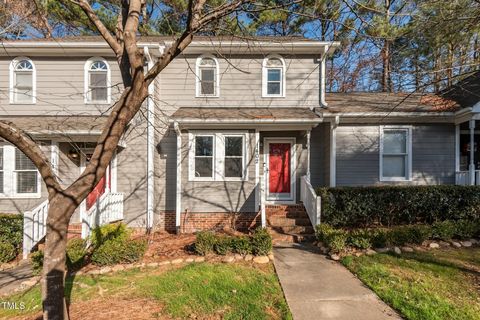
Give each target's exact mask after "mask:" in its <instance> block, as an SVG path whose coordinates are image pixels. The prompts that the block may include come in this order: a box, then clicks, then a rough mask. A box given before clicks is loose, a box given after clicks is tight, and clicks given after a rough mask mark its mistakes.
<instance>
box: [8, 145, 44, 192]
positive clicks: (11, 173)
mask: <svg viewBox="0 0 480 320" xmlns="http://www.w3.org/2000/svg"><path fill="white" fill-rule="evenodd" d="M2 147H3V157H4V161H3V174H4V176H3V193H1V194H0V198H6V199H37V198H40V197H41V195H42V178H41V176H40V173H39V172H38V170H36V171H37V192H35V193H18V192H17V175H16V172H17V171H16V170H15V147H14V146H13V145H9V144H4V145H3V146H2ZM28 171H33V170H28Z"/></svg>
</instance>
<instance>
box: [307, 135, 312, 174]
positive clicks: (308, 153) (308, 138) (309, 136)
mask: <svg viewBox="0 0 480 320" xmlns="http://www.w3.org/2000/svg"><path fill="white" fill-rule="evenodd" d="M311 134H312V130H308V131H307V178H308V181H309V182H310V181H311V180H310V141H311Z"/></svg>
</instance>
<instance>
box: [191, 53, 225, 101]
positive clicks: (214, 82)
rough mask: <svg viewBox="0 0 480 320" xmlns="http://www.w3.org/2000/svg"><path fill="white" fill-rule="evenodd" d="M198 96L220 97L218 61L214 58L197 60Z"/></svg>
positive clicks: (206, 57)
mask: <svg viewBox="0 0 480 320" xmlns="http://www.w3.org/2000/svg"><path fill="white" fill-rule="evenodd" d="M196 96H197V97H219V96H220V84H219V68H218V61H217V59H216V58H215V57H213V56H203V57H199V58H198V59H197V64H196Z"/></svg>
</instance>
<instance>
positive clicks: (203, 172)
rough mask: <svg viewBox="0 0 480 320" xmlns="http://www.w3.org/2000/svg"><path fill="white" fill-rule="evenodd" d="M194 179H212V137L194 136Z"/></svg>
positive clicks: (213, 148)
mask: <svg viewBox="0 0 480 320" xmlns="http://www.w3.org/2000/svg"><path fill="white" fill-rule="evenodd" d="M194 143H195V166H194V167H195V177H196V178H213V177H214V175H213V173H214V171H213V170H214V163H213V160H214V150H215V146H214V136H203V135H198V136H195V142H194Z"/></svg>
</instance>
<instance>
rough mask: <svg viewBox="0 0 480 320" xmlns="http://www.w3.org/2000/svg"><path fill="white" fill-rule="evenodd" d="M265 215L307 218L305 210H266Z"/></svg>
mask: <svg viewBox="0 0 480 320" xmlns="http://www.w3.org/2000/svg"><path fill="white" fill-rule="evenodd" d="M266 215H267V217H286V218H308V215H307V212H306V211H305V210H286V211H283V210H282V211H268V210H267V211H266Z"/></svg>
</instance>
